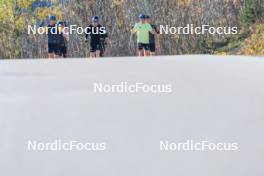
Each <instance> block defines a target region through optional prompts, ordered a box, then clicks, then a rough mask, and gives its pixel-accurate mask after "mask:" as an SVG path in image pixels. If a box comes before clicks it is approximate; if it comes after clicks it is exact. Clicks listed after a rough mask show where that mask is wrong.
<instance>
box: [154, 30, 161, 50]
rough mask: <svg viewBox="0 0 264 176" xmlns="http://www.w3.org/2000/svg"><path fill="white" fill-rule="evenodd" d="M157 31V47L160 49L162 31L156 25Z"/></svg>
mask: <svg viewBox="0 0 264 176" xmlns="http://www.w3.org/2000/svg"><path fill="white" fill-rule="evenodd" d="M155 31H156V33H157V49H158V50H159V51H160V32H159V30H158V29H157V27H156V26H155Z"/></svg>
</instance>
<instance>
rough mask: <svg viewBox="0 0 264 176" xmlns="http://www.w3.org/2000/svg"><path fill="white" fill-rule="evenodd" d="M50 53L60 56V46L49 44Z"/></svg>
mask: <svg viewBox="0 0 264 176" xmlns="http://www.w3.org/2000/svg"><path fill="white" fill-rule="evenodd" d="M48 52H49V54H50V53H54V54H56V55H59V54H60V49H59V45H58V44H54V43H49V44H48Z"/></svg>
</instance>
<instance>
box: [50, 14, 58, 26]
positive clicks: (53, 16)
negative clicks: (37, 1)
mask: <svg viewBox="0 0 264 176" xmlns="http://www.w3.org/2000/svg"><path fill="white" fill-rule="evenodd" d="M56 20H57V19H56V16H55V15H50V16H49V24H50V25H55V24H56Z"/></svg>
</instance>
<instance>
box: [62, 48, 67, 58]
mask: <svg viewBox="0 0 264 176" xmlns="http://www.w3.org/2000/svg"><path fill="white" fill-rule="evenodd" d="M60 56H62V57H64V58H66V57H67V47H66V46H60Z"/></svg>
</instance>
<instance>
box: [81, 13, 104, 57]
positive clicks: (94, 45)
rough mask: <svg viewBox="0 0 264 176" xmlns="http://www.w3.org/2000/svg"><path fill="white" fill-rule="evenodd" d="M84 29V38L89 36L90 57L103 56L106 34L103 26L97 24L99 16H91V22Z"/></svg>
mask: <svg viewBox="0 0 264 176" xmlns="http://www.w3.org/2000/svg"><path fill="white" fill-rule="evenodd" d="M86 29H87V30H86V35H85V37H86V40H87V39H88V38H89V36H90V57H92V58H94V57H100V56H103V55H104V51H105V45H106V42H107V40H108V36H107V32H106V29H105V27H103V26H102V25H101V24H99V17H98V16H94V17H93V18H92V24H90V25H89V26H88V27H87V28H86Z"/></svg>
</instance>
